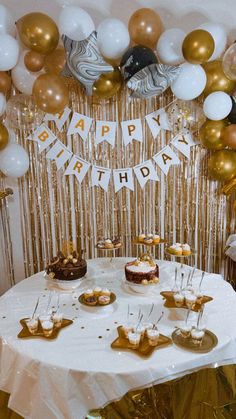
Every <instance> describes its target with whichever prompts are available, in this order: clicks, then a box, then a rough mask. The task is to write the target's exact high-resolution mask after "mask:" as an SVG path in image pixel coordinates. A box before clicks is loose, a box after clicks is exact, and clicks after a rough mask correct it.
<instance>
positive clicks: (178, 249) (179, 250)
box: [174, 245, 183, 256]
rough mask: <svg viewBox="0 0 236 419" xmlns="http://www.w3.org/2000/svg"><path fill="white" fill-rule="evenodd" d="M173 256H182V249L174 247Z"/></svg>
mask: <svg viewBox="0 0 236 419" xmlns="http://www.w3.org/2000/svg"><path fill="white" fill-rule="evenodd" d="M174 252H175V253H174V254H175V255H177V256H181V255H182V254H183V250H182V247H181V246H177V245H176V246H175V250H174Z"/></svg>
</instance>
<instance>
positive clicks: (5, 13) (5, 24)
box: [0, 4, 16, 36]
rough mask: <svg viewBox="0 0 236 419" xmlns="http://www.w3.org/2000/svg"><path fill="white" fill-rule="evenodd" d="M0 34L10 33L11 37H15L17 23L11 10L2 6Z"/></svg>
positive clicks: (0, 6) (0, 8)
mask: <svg viewBox="0 0 236 419" xmlns="http://www.w3.org/2000/svg"><path fill="white" fill-rule="evenodd" d="M0 33H1V34H2V33H8V34H9V35H11V36H15V33H16V29H15V22H14V19H13V17H12V15H11V12H10V10H9V9H8V8H7V7H6V6H3V4H0Z"/></svg>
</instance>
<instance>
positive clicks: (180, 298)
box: [173, 292, 184, 307]
mask: <svg viewBox="0 0 236 419" xmlns="http://www.w3.org/2000/svg"><path fill="white" fill-rule="evenodd" d="M173 297H174V301H175V305H176V307H182V306H183V305H184V295H183V294H182V293H181V292H176V293H175V294H174V296H173Z"/></svg>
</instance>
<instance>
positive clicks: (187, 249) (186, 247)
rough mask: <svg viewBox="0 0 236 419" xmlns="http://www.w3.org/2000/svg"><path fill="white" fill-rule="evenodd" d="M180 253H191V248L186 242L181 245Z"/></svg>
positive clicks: (185, 254) (184, 254) (187, 254)
mask: <svg viewBox="0 0 236 419" xmlns="http://www.w3.org/2000/svg"><path fill="white" fill-rule="evenodd" d="M182 253H183V256H189V255H191V248H190V246H189V245H188V244H187V243H185V244H183V245H182Z"/></svg>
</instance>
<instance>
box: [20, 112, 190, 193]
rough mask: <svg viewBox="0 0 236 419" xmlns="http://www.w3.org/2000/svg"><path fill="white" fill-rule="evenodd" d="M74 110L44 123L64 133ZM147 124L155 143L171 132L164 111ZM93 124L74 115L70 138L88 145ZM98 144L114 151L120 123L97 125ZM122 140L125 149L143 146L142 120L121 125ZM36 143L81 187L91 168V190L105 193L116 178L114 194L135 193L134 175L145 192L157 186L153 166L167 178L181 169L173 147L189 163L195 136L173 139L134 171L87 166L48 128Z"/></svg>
mask: <svg viewBox="0 0 236 419" xmlns="http://www.w3.org/2000/svg"><path fill="white" fill-rule="evenodd" d="M70 113H71V110H70V109H69V108H65V110H64V112H63V113H61V114H57V115H49V114H47V115H46V116H45V118H44V121H45V122H47V121H54V122H55V124H56V126H57V128H58V130H59V131H61V130H62V127H63V125H64V124H65V122H66V121H67V119H68V118H69V116H70ZM145 120H146V122H147V124H148V126H149V128H150V131H151V133H152V136H153V138H154V139H156V138H157V136H158V134H159V133H160V131H161V130H168V131H171V127H170V123H169V120H168V116H167V114H166V111H165V109H164V108H162V109H159V110H157V111H155V112H152V113H150V114H148V115H146V117H145ZM93 122H94V120H93V119H92V118H89V117H87V116H85V115H82V114H80V113H77V112H73V115H72V118H71V122H70V125H69V128H68V131H67V135H74V134H79V136H80V137H81V138H82V140H83V141H86V140H87V138H88V134H89V132H90V129H91V127H92V124H93ZM95 124H96V125H95V130H94V132H95V144H100V143H102V142H103V141H107V142H108V143H109V144H110V145H111V146H112V147H114V146H115V140H116V131H117V122H114V121H97V120H96V121H95ZM120 124H121V129H122V136H123V142H124V145H125V146H127V145H128V144H130V143H131V142H132V141H134V140H135V141H139V142H143V129H142V121H141V119H133V120H129V121H122V122H121V123H120ZM28 139H29V140H33V141H35V142H37V144H38V148H39V153H41V152H43V151H45V150H46V149H47V148H48V147H49V146H51V148H49V150H48V151H47V152H46V158H47V159H49V160H54V161H55V162H56V166H57V170H60V169H62V168H63V167H64V165H65V164H66V163H68V166H67V168H66V169H65V171H64V175H65V176H67V175H74V176H76V179H77V180H78V182H79V183H81V182H82V181H83V179H84V177H85V176H86V174H87V172H88V171H89V169H90V167H91V169H92V170H91V186H92V187H93V186H100V187H101V188H102V189H104V190H105V191H106V192H107V191H108V187H109V183H110V179H111V175H112V174H113V182H114V187H115V192H119V191H120V190H121V189H122V188H123V187H126V188H128V189H130V190H132V191H133V190H134V174H135V176H136V178H137V180H138V182H139V184H140V186H141V188H144V186H145V185H146V183H147V182H148V181H149V180H153V181H156V182H158V181H159V180H160V179H159V176H158V174H157V172H156V168H155V166H154V163H155V164H156V165H157V166H158V167H160V169H161V170H162V172H163V173H164V174H165V175H167V174H168V172H169V169H170V167H171V166H172V165H179V164H180V160H179V157H178V156H177V154H176V153H175V152H174V150H173V149H172V148H171V147H170V145H172V146H173V147H174V148H175V149H176V150H178V151H179V152H180V153H182V154H183V155H184V156H185V157H186V158H187V159H189V158H190V155H191V147H192V146H195V145H196V143H195V142H194V140H193V138H192V135H191V134H190V133H189V132H188V131H183V132H180V133H179V134H177V135H176V136H175V137H173V138H172V139H171V141H170V145H167V146H165V147H164V148H162V149H161V150H160V151H159V152H158V153H157V154H155V155H154V156H152V157H151V158H150V159H149V160H146V161H144V162H142V163H140V164H138V165H136V166H134V167H129V168H120V169H110V168H107V167H100V166H97V165H94V164H91V163H89V162H87V161H86V160H84V159H82V158H81V157H80V156H78V155H75V154H73V153H72V152H71V151H70V150H69V149H68V147H66V146H65V145H64V144H63V143H62V142H61V141H60V140H58V138H57V137H56V135H55V134H54V133H53V132H52V131H51V130H50V129H49V127H48V126H47V125H46V124H45V123H42V124H41V125H40V126H39V127H38V128H37V129H36V130H35V131H34V133H33V134H32V135H31V136H30V137H29V138H28Z"/></svg>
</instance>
